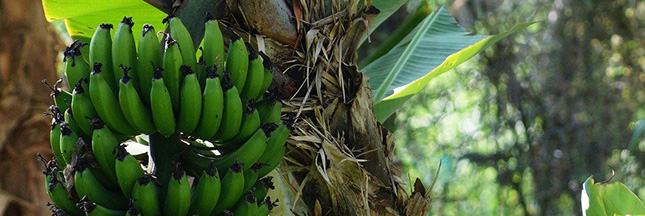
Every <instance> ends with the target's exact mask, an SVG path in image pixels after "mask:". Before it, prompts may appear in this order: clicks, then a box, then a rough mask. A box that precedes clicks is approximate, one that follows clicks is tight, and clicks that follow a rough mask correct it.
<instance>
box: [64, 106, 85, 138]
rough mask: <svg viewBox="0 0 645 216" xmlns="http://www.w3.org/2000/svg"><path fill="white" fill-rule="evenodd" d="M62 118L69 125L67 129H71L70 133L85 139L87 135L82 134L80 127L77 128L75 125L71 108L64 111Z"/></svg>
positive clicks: (76, 124)
mask: <svg viewBox="0 0 645 216" xmlns="http://www.w3.org/2000/svg"><path fill="white" fill-rule="evenodd" d="M64 118H65V122H67V124H69V128H71V129H72V131H74V132H75V133H76V135H78V136H79V137H83V138H85V137H87V135H85V133H83V131H82V130H81V127H80V126H78V123H76V119H75V118H74V113H72V108H71V107H70V108H67V110H65V116H64Z"/></svg>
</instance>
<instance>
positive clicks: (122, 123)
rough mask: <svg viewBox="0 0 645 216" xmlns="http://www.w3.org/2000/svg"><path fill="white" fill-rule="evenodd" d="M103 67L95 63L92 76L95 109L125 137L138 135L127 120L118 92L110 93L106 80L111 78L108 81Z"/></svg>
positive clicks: (91, 89)
mask: <svg viewBox="0 0 645 216" xmlns="http://www.w3.org/2000/svg"><path fill="white" fill-rule="evenodd" d="M102 66H103V64H101V63H98V62H97V63H95V64H94V70H92V74H91V75H90V98H91V99H92V103H93V104H94V108H95V109H96V112H97V113H98V114H99V116H100V117H101V119H102V120H103V121H105V124H106V125H107V126H108V127H110V129H112V130H114V131H116V132H118V133H120V134H124V135H136V134H137V133H136V132H135V130H134V129H133V128H132V126H130V124H129V123H128V121H127V120H126V119H125V116H124V115H123V112H122V111H121V107H119V100H117V96H116V95H117V94H118V91H117V92H116V94H115V93H114V92H112V91H110V88H109V86H108V83H107V82H106V80H110V79H111V78H110V79H108V78H109V77H107V76H106V75H107V74H104V72H102V70H101V67H102Z"/></svg>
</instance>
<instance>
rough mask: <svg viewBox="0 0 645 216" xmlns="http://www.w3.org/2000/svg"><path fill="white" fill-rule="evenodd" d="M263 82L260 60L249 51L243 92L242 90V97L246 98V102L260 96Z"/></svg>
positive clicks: (262, 66) (262, 69)
mask: <svg viewBox="0 0 645 216" xmlns="http://www.w3.org/2000/svg"><path fill="white" fill-rule="evenodd" d="M263 81H264V65H263V64H262V59H261V58H259V57H258V54H257V53H256V52H255V51H253V50H250V51H249V69H248V75H247V76H246V82H245V84H244V90H242V94H241V95H242V97H244V98H246V100H254V99H256V98H258V97H260V96H262V93H263V92H262V85H263V84H264V83H263Z"/></svg>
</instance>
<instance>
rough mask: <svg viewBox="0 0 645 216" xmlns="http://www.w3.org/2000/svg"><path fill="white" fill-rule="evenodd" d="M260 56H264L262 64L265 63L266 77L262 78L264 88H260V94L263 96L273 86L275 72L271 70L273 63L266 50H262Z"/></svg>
mask: <svg viewBox="0 0 645 216" xmlns="http://www.w3.org/2000/svg"><path fill="white" fill-rule="evenodd" d="M260 56H262V64H263V65H264V78H263V79H262V88H261V89H260V95H259V96H262V94H264V93H265V92H266V91H267V90H268V89H269V87H270V86H271V82H273V72H272V70H271V68H273V63H272V62H271V59H269V56H267V55H266V54H264V52H262V51H260Z"/></svg>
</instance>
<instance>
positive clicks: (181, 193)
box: [39, 17, 290, 216]
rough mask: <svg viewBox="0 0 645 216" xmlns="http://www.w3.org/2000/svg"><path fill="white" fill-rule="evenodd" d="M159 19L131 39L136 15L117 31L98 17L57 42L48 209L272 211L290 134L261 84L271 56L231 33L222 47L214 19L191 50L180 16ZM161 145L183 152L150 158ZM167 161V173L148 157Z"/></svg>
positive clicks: (268, 79)
mask: <svg viewBox="0 0 645 216" xmlns="http://www.w3.org/2000/svg"><path fill="white" fill-rule="evenodd" d="M164 22H165V23H167V28H168V31H167V33H163V34H164V37H163V40H160V38H159V37H158V34H157V33H156V32H155V29H154V27H153V26H151V25H148V24H145V25H144V26H143V30H142V32H141V35H140V36H139V39H138V43H137V42H135V35H133V32H132V26H134V22H133V21H132V18H128V17H124V19H123V21H121V23H120V24H119V25H118V26H117V27H116V30H115V32H114V33H113V35H114V36H113V37H112V36H111V35H112V32H111V31H112V28H113V27H114V26H113V25H112V24H101V25H99V26H98V27H97V28H96V31H95V33H94V35H93V37H92V38H91V40H90V41H89V43H84V42H81V41H75V42H74V43H72V44H71V45H70V46H69V47H68V48H67V49H66V50H65V52H64V56H65V58H64V59H63V61H64V64H65V74H64V75H65V76H64V79H60V80H58V81H57V82H56V83H55V84H54V85H53V86H52V85H49V84H47V82H46V81H43V82H44V83H45V84H47V86H49V87H50V89H51V90H52V94H51V96H52V98H53V103H54V104H53V105H52V106H51V107H50V108H49V110H48V112H47V113H48V114H49V115H50V116H51V117H52V123H51V131H50V144H51V148H52V152H53V154H54V158H52V159H51V160H46V159H45V158H43V157H42V156H39V160H41V161H43V163H44V164H45V171H44V174H45V179H46V188H47V194H48V195H49V197H50V198H51V200H52V204H51V205H50V209H51V210H52V212H54V214H55V215H174V216H181V215H227V214H234V215H268V214H269V211H270V210H271V209H272V208H273V207H274V206H275V205H276V202H277V201H272V200H271V199H270V198H269V197H266V194H267V191H268V190H271V189H273V184H272V182H271V178H270V177H265V176H266V175H267V174H268V173H269V172H271V171H272V170H273V169H275V168H276V167H277V166H278V165H279V164H280V162H281V160H282V157H283V156H284V154H285V150H286V147H285V145H286V142H287V138H288V137H289V132H290V131H289V128H288V127H287V126H286V125H285V124H283V123H282V121H281V109H282V104H281V103H280V102H279V101H278V100H277V98H276V97H275V96H274V95H276V94H275V92H272V91H271V90H269V87H270V86H271V83H272V81H273V74H272V72H271V67H272V63H271V61H270V60H269V58H268V57H267V56H266V55H265V54H264V53H262V52H257V51H255V50H254V48H253V47H252V46H250V45H249V44H247V43H245V42H244V40H243V39H242V38H241V37H240V36H238V35H237V34H235V33H233V32H231V33H230V39H231V40H230V42H229V43H228V46H225V42H224V36H223V34H222V32H221V30H220V24H219V22H218V21H217V20H214V19H212V18H208V20H207V21H206V23H205V32H204V38H203V40H202V41H201V43H200V45H199V49H197V50H196V49H195V47H194V43H193V39H192V38H191V35H190V33H189V32H188V30H187V29H186V27H185V26H184V25H183V24H182V22H181V20H180V19H178V18H176V17H169V18H166V19H165V20H164ZM198 51H200V53H198ZM198 54H200V55H198ZM198 56H199V58H198ZM63 83H67V84H68V86H69V91H67V90H64V89H63V88H62V87H61V86H62V84H63ZM145 137H155V139H152V138H149V139H148V138H145ZM173 137H179V139H178V140H175V139H172V138H173ZM157 140H164V141H163V142H160V141H157ZM133 143H135V144H133ZM129 144H130V145H137V146H143V148H147V150H148V152H143V153H141V152H136V153H135V152H134V151H133V150H131V149H129V146H128V145H129ZM165 145H172V146H179V148H178V149H181V152H173V155H177V156H176V158H158V157H155V152H154V151H152V150H151V149H153V148H159V146H162V147H163V146H165ZM148 153H151V154H148ZM148 155H151V156H150V157H148ZM167 161H171V165H173V168H170V170H169V171H170V172H167V175H165V176H167V177H166V178H163V176H164V175H163V174H161V173H160V172H162V171H159V170H161V169H159V168H158V167H156V166H158V165H157V164H161V163H165V162H167ZM160 176H161V177H160Z"/></svg>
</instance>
